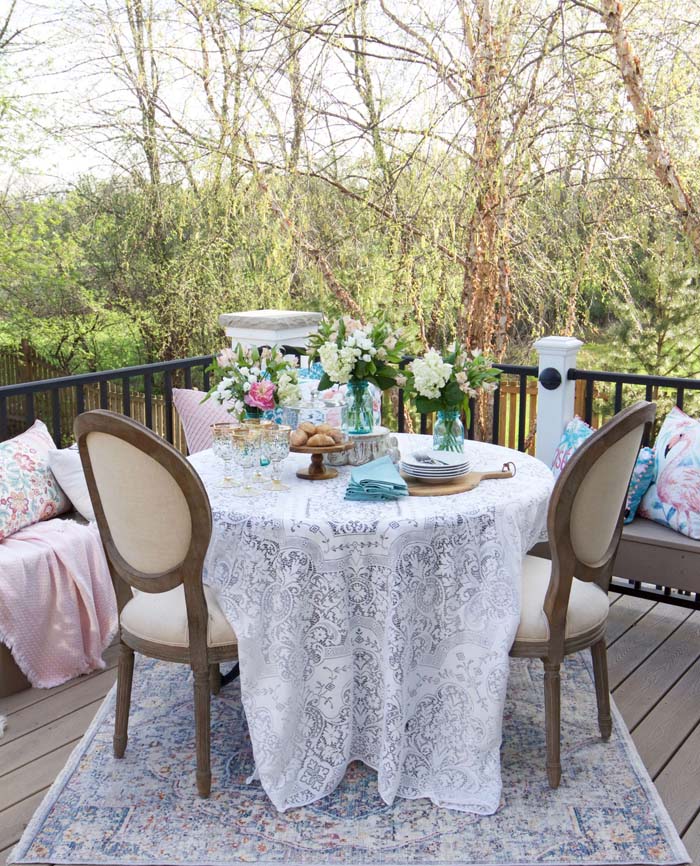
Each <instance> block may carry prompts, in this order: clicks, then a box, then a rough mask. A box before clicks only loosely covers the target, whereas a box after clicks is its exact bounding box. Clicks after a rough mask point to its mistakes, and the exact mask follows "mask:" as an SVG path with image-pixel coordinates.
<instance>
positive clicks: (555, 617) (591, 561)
mask: <svg viewBox="0 0 700 866" xmlns="http://www.w3.org/2000/svg"><path fill="white" fill-rule="evenodd" d="M655 415H656V405H655V404H654V403H648V402H646V401H640V402H639V403H636V404H635V405H634V406H630V407H629V408H627V409H623V410H622V411H621V412H619V413H618V414H617V415H615V417H614V418H612V419H611V420H610V421H608V422H607V424H604V425H603V427H601V428H600V429H599V430H597V431H596V432H595V433H594V434H593V435H592V436H590V437H589V438H588V439H586V441H585V442H584V443H583V444H582V445H581V446H580V447H579V448H578V449H577V450H576V452H575V453H574V454H573V455H572V456H571V458H570V459H569V461H568V462H567V464H566V466H565V467H564V469H563V470H562V473H561V475H560V476H559V478H558V479H557V482H556V484H555V485H554V489H553V491H552V497H551V499H550V503H549V511H548V515H547V529H548V535H549V543H550V549H551V556H552V574H551V579H550V584H549V588H548V591H547V595H546V597H545V605H544V610H545V614H546V615H547V619H548V620H549V624H550V640H551V641H554V642H558V641H559V640H560V641H561V642H562V643H563V639H564V629H565V627H566V611H567V607H568V600H569V594H570V591H571V581H572V578H574V577H576V578H578V579H579V580H584V581H595V582H596V583H597V584H598V585H599V586H600V587H601V588H602V589H604V590H605V591H606V592H607V591H608V588H609V584H610V578H611V577H612V568H613V563H614V560H615V554H616V553H617V548H618V545H619V543H620V537H621V535H622V523H623V516H624V508H625V502H626V499H627V490H628V487H629V483H630V478H631V477H632V471H633V469H634V464H635V461H636V459H637V455H638V453H639V448H640V446H641V444H642V441H643V439H644V435H645V432H648V431H649V430H650V428H651V425H652V423H653V421H654V417H655Z"/></svg>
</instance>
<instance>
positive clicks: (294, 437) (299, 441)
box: [289, 430, 309, 446]
mask: <svg viewBox="0 0 700 866" xmlns="http://www.w3.org/2000/svg"><path fill="white" fill-rule="evenodd" d="M308 439H309V436H308V434H307V433H306V432H305V431H304V430H292V432H291V433H290V434H289V442H290V444H291V445H297V446H298V445H306V443H307V441H308Z"/></svg>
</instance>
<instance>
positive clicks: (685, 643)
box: [615, 611, 700, 730]
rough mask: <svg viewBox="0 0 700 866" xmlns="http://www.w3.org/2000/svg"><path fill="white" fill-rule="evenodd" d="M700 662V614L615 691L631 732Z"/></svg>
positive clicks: (695, 615)
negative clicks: (690, 669)
mask: <svg viewBox="0 0 700 866" xmlns="http://www.w3.org/2000/svg"><path fill="white" fill-rule="evenodd" d="M699 658H700V613H698V612H697V611H696V612H694V613H692V614H691V616H690V617H688V619H686V620H685V622H683V623H682V625H681V626H680V627H679V628H678V629H676V631H674V632H673V634H671V635H670V636H669V638H668V639H667V640H666V641H665V642H664V643H663V644H661V645H660V646H659V647H657V649H656V651H655V652H653V653H652V654H651V655H650V656H649V657H648V658H647V660H646V661H645V662H644V663H642V664H641V665H640V666H639V667H638V668H637V669H636V670H635V671H634V672H633V673H632V674H630V676H629V677H628V678H627V679H626V680H625V681H624V682H623V683H622V684H621V685H620V686H619V687H618V688H617V689H616V690H615V702H616V703H617V706H618V708H619V710H620V712H621V713H622V715H623V716H624V718H625V721H626V722H627V726H628V727H629V728H630V729H631V730H633V729H634V728H635V727H636V725H638V724H639V722H641V720H642V719H643V718H644V717H645V716H646V715H647V713H649V712H650V711H651V710H652V709H653V708H654V706H655V705H656V704H657V703H658V702H659V701H660V700H661V699H662V698H663V696H664V695H665V694H667V692H668V691H669V689H671V688H672V687H673V686H674V685H675V683H676V682H678V681H679V680H680V679H681V677H682V676H683V675H684V674H685V672H686V671H687V670H689V668H690V667H692V665H693V664H694V663H695V662H696V661H697V660H698V659H699Z"/></svg>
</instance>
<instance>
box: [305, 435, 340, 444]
mask: <svg viewBox="0 0 700 866" xmlns="http://www.w3.org/2000/svg"><path fill="white" fill-rule="evenodd" d="M306 444H307V445H309V446H310V447H312V448H328V447H330V446H331V445H335V442H334V440H333V438H332V437H331V436H327V435H326V434H325V433H314V435H313V436H309V439H308V442H307V443H306Z"/></svg>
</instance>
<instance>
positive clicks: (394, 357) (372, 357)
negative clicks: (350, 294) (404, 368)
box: [309, 316, 407, 391]
mask: <svg viewBox="0 0 700 866" xmlns="http://www.w3.org/2000/svg"><path fill="white" fill-rule="evenodd" d="M309 346H310V350H311V354H312V356H315V355H318V358H319V360H320V362H321V365H322V367H323V376H322V377H321V381H320V382H319V383H318V389H319V391H325V390H326V389H328V388H330V387H331V386H332V385H344V384H346V383H347V382H364V381H367V382H372V383H373V384H374V385H376V386H377V387H378V388H379V389H380V390H382V391H386V390H387V388H392V387H393V386H394V385H395V384H396V379H397V377H398V375H399V368H398V365H399V362H400V361H401V358H402V357H403V355H404V353H405V351H406V348H407V343H406V340H405V335H404V331H403V329H402V328H394V327H392V325H391V324H390V323H389V322H388V321H387V319H386V317H384V316H380V317H377V318H376V319H375V320H374V321H371V322H361V321H360V320H359V319H353V318H351V317H350V316H342V317H341V318H340V319H336V320H335V321H330V320H328V319H324V320H323V321H322V322H321V324H320V325H319V328H318V332H317V333H316V334H314V335H313V337H312V338H311V339H310V340H309Z"/></svg>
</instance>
